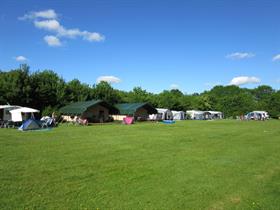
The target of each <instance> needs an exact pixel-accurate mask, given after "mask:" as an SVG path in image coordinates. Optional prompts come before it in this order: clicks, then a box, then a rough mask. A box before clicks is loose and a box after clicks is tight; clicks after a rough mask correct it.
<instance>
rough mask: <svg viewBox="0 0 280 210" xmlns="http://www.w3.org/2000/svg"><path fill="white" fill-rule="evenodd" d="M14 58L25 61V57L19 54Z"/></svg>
mask: <svg viewBox="0 0 280 210" xmlns="http://www.w3.org/2000/svg"><path fill="white" fill-rule="evenodd" d="M15 60H16V61H18V62H24V61H27V58H26V57H24V56H22V55H19V56H17V57H15Z"/></svg>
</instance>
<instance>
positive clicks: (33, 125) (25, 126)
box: [18, 119, 41, 131]
mask: <svg viewBox="0 0 280 210" xmlns="http://www.w3.org/2000/svg"><path fill="white" fill-rule="evenodd" d="M40 128H41V124H40V122H38V121H36V120H34V119H29V120H26V121H25V122H24V123H22V125H21V126H20V127H19V128H18V129H19V130H21V131H28V130H37V129H40Z"/></svg>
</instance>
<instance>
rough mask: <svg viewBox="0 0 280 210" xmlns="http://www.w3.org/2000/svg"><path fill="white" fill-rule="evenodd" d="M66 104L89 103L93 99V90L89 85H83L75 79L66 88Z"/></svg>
mask: <svg viewBox="0 0 280 210" xmlns="http://www.w3.org/2000/svg"><path fill="white" fill-rule="evenodd" d="M64 94H65V97H64V98H65V103H71V102H77V101H87V100H90V99H92V98H93V95H92V89H91V87H90V86H89V85H87V84H82V83H81V82H80V81H79V80H78V79H73V80H71V81H70V82H68V83H67V84H66V86H65V93H64Z"/></svg>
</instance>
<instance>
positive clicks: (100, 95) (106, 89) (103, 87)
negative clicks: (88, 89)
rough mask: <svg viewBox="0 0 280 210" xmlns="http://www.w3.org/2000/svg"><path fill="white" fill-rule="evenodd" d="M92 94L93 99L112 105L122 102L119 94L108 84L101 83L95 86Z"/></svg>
mask: <svg viewBox="0 0 280 210" xmlns="http://www.w3.org/2000/svg"><path fill="white" fill-rule="evenodd" d="M92 93H93V94H92V95H93V98H95V99H101V100H104V101H107V102H108V103H109V104H112V105H113V104H115V103H118V102H119V101H121V99H120V97H119V94H118V92H117V91H116V90H114V88H112V86H111V85H110V84H109V83H108V82H104V81H101V82H100V83H98V84H97V85H94V86H93V89H92Z"/></svg>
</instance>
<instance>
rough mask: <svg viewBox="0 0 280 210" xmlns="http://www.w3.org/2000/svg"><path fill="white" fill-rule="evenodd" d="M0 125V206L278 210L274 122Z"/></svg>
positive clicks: (279, 145) (278, 128)
mask: <svg viewBox="0 0 280 210" xmlns="http://www.w3.org/2000/svg"><path fill="white" fill-rule="evenodd" d="M0 133H1V135H0V170H1V173H0V186H1V191H0V208H1V209H97V208H98V209H101V210H102V209H279V208H280V207H279V204H280V164H279V163H280V121H276V120H275V121H274V120H271V121H267V122H260V121H258V122H255V121H250V122H240V121H230V120H229V121H227V120H221V121H184V122H176V123H175V124H172V125H166V124H163V123H137V124H134V125H131V126H124V125H118V124H113V125H94V126H88V127H80V126H65V125H63V126H60V127H58V128H55V129H53V130H51V131H49V132H19V131H17V130H15V129H1V130H0Z"/></svg>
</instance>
